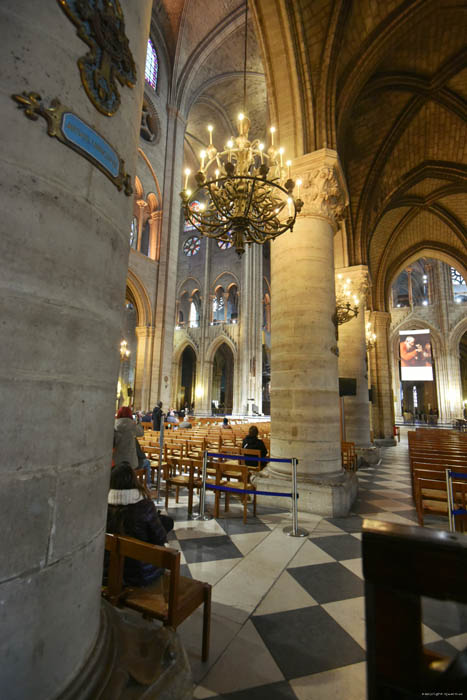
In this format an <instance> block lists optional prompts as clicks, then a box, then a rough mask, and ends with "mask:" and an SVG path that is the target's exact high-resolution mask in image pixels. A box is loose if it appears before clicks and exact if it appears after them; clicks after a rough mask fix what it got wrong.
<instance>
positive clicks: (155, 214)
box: [149, 209, 162, 222]
mask: <svg viewBox="0 0 467 700" xmlns="http://www.w3.org/2000/svg"><path fill="white" fill-rule="evenodd" d="M160 219H162V209H157V211H153V212H152V213H151V214H150V216H149V221H150V222H152V221H154V222H156V221H160Z"/></svg>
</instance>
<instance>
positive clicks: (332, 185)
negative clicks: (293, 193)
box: [300, 166, 345, 227]
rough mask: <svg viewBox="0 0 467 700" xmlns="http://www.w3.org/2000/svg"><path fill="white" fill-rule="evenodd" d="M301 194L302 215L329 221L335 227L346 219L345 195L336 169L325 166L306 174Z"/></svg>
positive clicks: (303, 178)
mask: <svg viewBox="0 0 467 700" xmlns="http://www.w3.org/2000/svg"><path fill="white" fill-rule="evenodd" d="M300 192H301V196H302V199H303V202H304V205H303V209H302V215H304V216H320V217H322V218H325V219H327V220H329V221H330V222H331V224H332V225H333V227H337V225H338V222H339V221H340V220H341V219H343V218H344V213H345V195H344V192H343V191H342V188H341V186H340V184H339V180H338V177H337V174H336V171H335V168H333V167H330V166H323V167H321V168H316V169H315V170H312V171H310V172H308V173H306V174H305V175H304V176H303V177H302V186H301V189H300Z"/></svg>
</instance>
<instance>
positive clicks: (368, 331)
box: [365, 321, 376, 350]
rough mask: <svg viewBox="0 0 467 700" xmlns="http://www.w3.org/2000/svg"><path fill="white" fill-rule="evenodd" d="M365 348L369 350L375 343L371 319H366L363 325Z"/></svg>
mask: <svg viewBox="0 0 467 700" xmlns="http://www.w3.org/2000/svg"><path fill="white" fill-rule="evenodd" d="M365 341H366V349H367V350H371V349H372V348H374V347H375V345H376V333H374V332H373V327H372V325H371V321H368V323H367V324H366V327H365Z"/></svg>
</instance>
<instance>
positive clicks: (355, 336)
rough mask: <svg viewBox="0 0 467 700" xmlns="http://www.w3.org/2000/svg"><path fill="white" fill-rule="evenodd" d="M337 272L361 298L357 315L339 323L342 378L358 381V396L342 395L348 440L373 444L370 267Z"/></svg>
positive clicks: (368, 444) (359, 266) (367, 444)
mask: <svg viewBox="0 0 467 700" xmlns="http://www.w3.org/2000/svg"><path fill="white" fill-rule="evenodd" d="M336 273H338V274H342V275H343V277H345V278H348V279H350V280H351V286H352V292H353V293H354V294H355V295H356V296H357V297H358V298H359V307H360V311H359V314H358V316H357V317H356V318H353V319H352V320H351V321H349V322H348V323H343V324H342V325H340V326H339V343H338V347H339V377H349V378H353V379H356V380H357V394H356V396H345V397H343V399H344V401H343V406H344V420H345V433H346V440H347V441H349V442H354V443H355V445H356V446H357V447H362V448H368V447H369V446H370V403H369V399H368V366H367V357H366V344H365V299H366V290H367V287H368V268H367V267H365V266H363V265H356V266H355V267H346V268H340V269H337V270H336Z"/></svg>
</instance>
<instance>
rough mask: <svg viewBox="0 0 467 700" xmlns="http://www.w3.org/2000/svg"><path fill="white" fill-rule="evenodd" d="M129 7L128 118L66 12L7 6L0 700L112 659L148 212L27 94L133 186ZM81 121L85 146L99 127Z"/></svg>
mask: <svg viewBox="0 0 467 700" xmlns="http://www.w3.org/2000/svg"><path fill="white" fill-rule="evenodd" d="M120 4H121V7H122V10H123V15H124V20H125V32H126V35H127V37H128V40H129V48H130V50H131V53H132V55H133V58H134V60H135V63H136V67H137V82H136V86H135V87H134V88H133V89H132V88H130V87H128V86H126V85H125V86H123V85H121V84H120V83H118V91H119V93H120V97H121V104H120V107H119V109H118V111H117V112H116V113H115V115H114V116H113V117H112V118H109V117H107V116H105V115H104V114H102V113H101V112H99V111H97V110H96V108H95V107H94V105H93V104H92V102H91V101H90V99H89V98H88V96H87V94H86V92H85V90H84V88H83V85H82V83H81V76H80V71H79V67H78V64H77V61H78V59H79V58H80V57H83V56H84V55H86V54H87V53H88V51H89V47H88V46H87V45H86V44H85V43H84V42H83V41H82V40H81V39H80V38H79V37H78V35H77V32H76V27H75V26H74V24H72V23H71V22H70V20H69V19H68V18H67V16H66V15H65V13H64V11H63V10H62V8H61V7H60V5H59V4H58V3H57V2H37V3H31V2H29V1H28V0H4V1H3V2H2V3H1V5H0V27H1V30H0V33H1V41H0V59H1V66H2V78H1V91H0V103H1V104H0V108H1V113H2V132H1V133H2V147H1V150H0V161H1V167H0V171H1V175H2V180H3V183H2V185H3V186H2V189H1V195H0V196H1V208H2V217H1V223H0V227H1V233H0V268H1V269H0V286H1V295H0V299H1V302H0V303H1V305H2V310H1V318H2V339H3V340H2V362H1V370H0V373H1V374H0V387H1V388H0V392H1V396H2V402H1V407H0V414H1V417H0V425H1V436H0V444H1V450H0V453H1V455H0V472H1V480H2V488H1V491H0V494H1V495H0V529H1V532H2V547H1V554H0V600H1V606H0V627H1V630H2V634H1V638H0V656H1V659H2V664H1V671H0V696H1V697H2V698H8V699H9V700H20V699H21V700H24V699H25V698H34V700H46V699H47V700H48V699H49V698H55V697H57V696H58V695H59V694H60V693H61V692H62V691H64V689H65V688H67V687H68V686H69V685H70V684H71V683H72V682H73V679H75V678H76V677H78V676H79V677H80V678H81V679H82V680H83V683H84V684H85V678H86V673H85V667H86V664H87V662H88V661H89V660H90V659H92V658H93V657H94V658H96V657H97V652H96V648H97V647H96V646H95V645H96V644H98V639H99V634H100V606H101V599H100V584H101V576H102V561H103V543H104V526H105V518H106V501H107V489H108V483H109V467H110V458H111V449H112V433H113V415H114V405H115V389H116V382H117V375H118V365H119V352H118V349H119V341H120V324H121V313H122V307H123V301H124V294H125V279H126V272H127V266H128V253H129V242H128V231H129V227H130V221H131V218H132V207H133V200H132V197H130V196H126V195H125V192H124V191H123V190H121V191H119V190H118V189H117V187H116V186H115V185H114V184H113V182H111V180H110V179H109V178H107V177H106V176H105V175H104V174H103V172H101V171H100V170H99V169H97V168H96V167H95V165H93V164H92V163H91V162H90V161H89V160H87V159H86V158H85V157H83V156H82V155H81V154H79V153H77V152H76V151H74V150H72V149H71V148H68V147H67V146H65V145H64V144H63V143H60V141H59V140H58V139H57V138H51V136H49V135H48V133H47V124H46V123H45V121H44V120H43V119H42V117H39V118H36V120H30V119H27V118H25V113H24V111H22V110H21V109H19V108H18V104H17V103H15V102H14V101H13V100H12V98H11V96H12V94H20V93H22V92H23V91H24V92H26V93H31V92H32V93H38V94H39V95H40V96H41V98H42V101H43V107H44V108H45V109H47V108H48V107H49V106H50V104H51V101H52V100H53V99H54V98H58V100H60V102H61V103H62V104H64V105H66V107H67V108H68V110H69V111H70V112H71V113H73V114H74V115H77V116H78V117H79V118H80V119H81V120H82V121H83V122H85V123H86V124H87V125H88V126H89V127H91V128H92V129H94V130H95V131H96V132H98V134H101V135H102V136H105V138H106V140H107V142H108V143H109V144H111V146H113V148H114V149H115V150H116V151H117V152H118V154H119V155H120V156H121V157H122V158H123V159H124V161H125V165H124V167H125V169H126V171H127V172H128V173H129V175H130V176H131V179H133V175H134V172H135V166H136V153H137V145H138V134H139V122H140V113H141V102H142V94H143V80H144V59H145V54H146V42H147V36H148V31H149V19H150V10H151V5H152V3H151V2H150V0H139V2H138V3H132V2H130V0H120ZM130 8H131V12H130ZM106 26H107V25H106ZM107 58H109V56H107ZM109 60H110V58H109ZM33 99H36V100H37V99H39V98H38V97H37V95H36V97H34V98H33ZM51 114H52V116H51V118H52V117H53V114H54V113H53V112H52V113H51ZM68 123H69V124H70V131H69V132H68V134H69V136H70V138H71V137H72V135H73V134H74V135H75V136H76V133H78V134H81V135H82V134H83V130H84V129H85V127H83V126H81V125H80V123H79V122H77V121H76V119H75V118H73V119H72V118H70V121H69V122H68ZM71 127H73V129H74V131H73V130H72V128H71ZM76 129H77V132H76ZM87 133H88V137H89V132H87ZM90 138H94V137H90ZM81 143H85V144H86V143H88V142H86V141H81ZM100 148H101V150H100V151H99V153H100V154H101V155H102V152H104V151H105V149H104V148H103V146H102V143H101V147H100ZM106 162H107V163H109V161H106ZM112 162H114V161H112ZM104 668H105V664H104V666H103V669H104ZM78 696H79V697H80V698H88V697H89V693H86V692H85V689H84V687H82V692H81V693H80V694H79V695H78V694H77V695H76V697H78ZM93 697H96V696H95V695H94V696H93Z"/></svg>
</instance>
